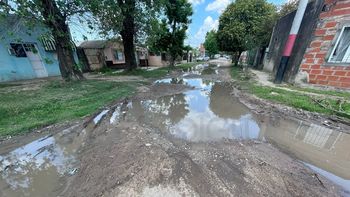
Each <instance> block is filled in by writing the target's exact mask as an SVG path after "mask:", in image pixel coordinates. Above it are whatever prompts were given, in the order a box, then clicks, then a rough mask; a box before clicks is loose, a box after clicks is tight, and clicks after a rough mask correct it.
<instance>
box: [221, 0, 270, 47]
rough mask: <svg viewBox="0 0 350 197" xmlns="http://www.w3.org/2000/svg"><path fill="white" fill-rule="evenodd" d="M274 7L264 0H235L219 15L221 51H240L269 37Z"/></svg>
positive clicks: (259, 43) (254, 45)
mask: <svg viewBox="0 0 350 197" xmlns="http://www.w3.org/2000/svg"><path fill="white" fill-rule="evenodd" d="M275 13H276V8H275V6H273V5H272V4H270V3H267V2H266V0H236V1H235V2H233V3H231V4H230V5H229V6H228V7H227V8H226V10H225V12H224V13H223V14H222V15H221V16H220V20H219V29H218V33H217V34H218V36H217V38H218V43H219V48H220V49H221V50H222V51H228V52H234V53H237V52H238V53H240V52H243V51H246V50H249V49H252V48H254V47H256V46H259V45H261V44H263V43H266V40H268V39H269V36H270V34H271V31H272V26H273V23H274V22H273V20H274V18H275Z"/></svg>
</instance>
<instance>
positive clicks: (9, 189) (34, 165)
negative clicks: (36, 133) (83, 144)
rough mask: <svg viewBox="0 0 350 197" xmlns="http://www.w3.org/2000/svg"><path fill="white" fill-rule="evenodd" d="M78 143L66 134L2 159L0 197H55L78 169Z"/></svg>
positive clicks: (45, 138) (48, 138)
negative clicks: (65, 181) (72, 171)
mask: <svg viewBox="0 0 350 197" xmlns="http://www.w3.org/2000/svg"><path fill="white" fill-rule="evenodd" d="M79 139H81V138H79V137H77V136H76V135H74V134H73V133H71V132H70V131H69V130H65V131H62V132H61V133H59V134H57V135H54V136H46V137H43V138H40V139H38V140H35V141H33V142H31V143H29V144H27V145H25V146H22V147H20V148H17V149H15V150H13V151H11V152H10V153H8V154H6V155H3V156H0V172H1V177H0V196H55V194H56V192H58V190H61V189H62V188H63V187H64V182H63V181H62V180H63V179H64V177H65V176H66V174H67V172H69V171H70V170H71V169H73V168H74V166H76V165H77V161H76V159H75V153H76V151H77V149H78V147H79V145H80V143H79V141H78V140H79ZM74 142H75V143H74ZM55 191H56V192H55Z"/></svg>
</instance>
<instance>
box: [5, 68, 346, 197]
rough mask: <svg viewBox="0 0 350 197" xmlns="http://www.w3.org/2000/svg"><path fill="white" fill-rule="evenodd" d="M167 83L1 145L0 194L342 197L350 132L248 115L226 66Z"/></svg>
mask: <svg viewBox="0 0 350 197" xmlns="http://www.w3.org/2000/svg"><path fill="white" fill-rule="evenodd" d="M171 76H172V78H166V79H162V80H158V81H156V82H154V84H153V85H151V86H144V87H141V88H139V94H138V95H136V96H135V97H133V98H129V99H125V100H123V101H121V102H116V103H115V104H114V105H113V106H110V107H109V108H106V109H104V110H102V111H100V112H98V113H96V114H95V115H94V116H92V117H91V118H89V119H87V121H86V122H85V123H78V124H76V125H73V126H72V127H70V128H68V129H66V130H64V131H62V132H58V133H56V134H53V135H44V136H41V137H40V138H39V139H37V140H35V141H33V142H31V143H29V144H25V145H24V146H22V145H18V146H19V147H16V148H15V147H14V145H12V146H11V148H9V147H7V148H4V149H3V148H2V147H1V148H0V154H1V156H0V167H1V168H0V172H1V177H0V196H346V195H349V194H350V193H349V191H347V190H350V181H349V180H350V174H349V172H350V155H349V152H348V151H347V150H349V148H350V135H349V134H346V133H344V132H339V130H338V129H332V128H330V127H328V126H324V125H322V124H315V123H314V122H313V121H308V119H299V118H297V117H291V118H289V117H288V118H287V116H282V117H281V116H277V115H276V112H275V113H272V112H271V113H267V110H266V111H265V112H264V113H262V112H261V111H259V110H251V109H250V108H248V107H247V106H249V105H248V104H247V103H242V102H240V101H239V100H244V99H242V97H233V96H232V94H231V93H232V90H233V88H232V83H231V82H229V81H228V80H229V75H228V70H226V69H225V68H220V67H216V66H208V65H203V66H200V67H197V68H196V69H194V70H188V71H187V72H185V73H177V74H174V73H173V74H172V75H171ZM256 103H257V102H256ZM245 104H247V105H245Z"/></svg>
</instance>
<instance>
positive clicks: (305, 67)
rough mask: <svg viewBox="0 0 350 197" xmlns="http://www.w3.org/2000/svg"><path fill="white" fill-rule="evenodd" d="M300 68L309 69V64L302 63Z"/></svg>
mask: <svg viewBox="0 0 350 197" xmlns="http://www.w3.org/2000/svg"><path fill="white" fill-rule="evenodd" d="M300 68H301V69H310V65H308V64H302V65H301V66H300Z"/></svg>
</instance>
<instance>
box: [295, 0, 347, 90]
mask: <svg viewBox="0 0 350 197" xmlns="http://www.w3.org/2000/svg"><path fill="white" fill-rule="evenodd" d="M344 24H347V25H350V0H326V1H325V5H324V8H323V12H322V13H321V14H320V17H319V21H318V24H317V29H316V30H315V32H314V37H313V39H312V40H311V42H310V44H309V47H308V48H307V50H306V52H305V55H304V58H303V61H302V64H301V65H300V70H301V71H305V72H307V73H308V74H309V78H308V80H309V83H312V84H319V85H327V86H334V87H342V88H350V64H345V63H344V64H338V63H337V64H334V63H329V62H328V58H329V55H330V54H331V51H332V49H333V46H334V44H335V42H336V40H337V35H338V34H339V32H340V31H341V29H342V28H343V26H344Z"/></svg>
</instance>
